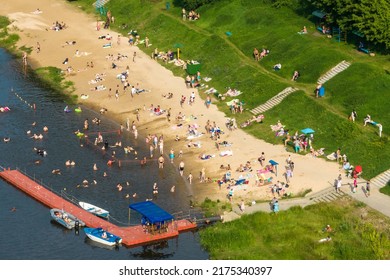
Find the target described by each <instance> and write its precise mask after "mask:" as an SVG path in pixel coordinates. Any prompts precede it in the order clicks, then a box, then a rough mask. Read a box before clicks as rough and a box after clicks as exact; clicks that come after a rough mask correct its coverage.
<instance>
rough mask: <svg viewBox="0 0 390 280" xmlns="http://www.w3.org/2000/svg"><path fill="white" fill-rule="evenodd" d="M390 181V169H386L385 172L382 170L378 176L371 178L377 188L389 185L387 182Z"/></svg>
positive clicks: (372, 185)
mask: <svg viewBox="0 0 390 280" xmlns="http://www.w3.org/2000/svg"><path fill="white" fill-rule="evenodd" d="M389 181H390V169H388V170H386V171H385V172H382V173H381V174H379V175H378V176H376V177H374V178H372V179H371V180H370V182H371V187H375V188H382V187H384V186H386V185H387V183H388V182H389Z"/></svg>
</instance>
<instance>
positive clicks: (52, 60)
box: [3, 0, 339, 203]
mask: <svg viewBox="0 0 390 280" xmlns="http://www.w3.org/2000/svg"><path fill="white" fill-rule="evenodd" d="M7 5H8V6H7ZM41 5H42V6H44V7H45V9H42V10H43V13H42V14H40V15H32V14H31V13H32V12H33V11H34V10H35V9H36V7H35V4H34V3H24V2H23V1H22V0H15V1H13V3H11V4H9V3H7V4H6V7H5V8H4V9H5V12H3V13H5V15H6V16H7V17H9V18H10V20H15V21H14V22H13V23H12V24H13V25H16V26H20V27H19V29H18V30H19V31H18V32H17V33H18V34H19V35H20V37H21V38H20V40H19V42H18V44H17V45H18V46H22V45H26V46H32V47H33V48H34V50H33V51H32V53H31V55H30V56H29V57H31V59H32V60H33V61H34V63H32V68H33V66H34V67H35V68H33V69H36V67H45V66H55V67H58V68H61V69H63V70H64V67H65V66H64V65H63V64H62V61H63V60H64V58H69V64H68V65H71V66H72V68H74V69H75V70H76V69H78V70H82V71H80V72H76V74H75V75H68V76H67V80H70V81H72V82H74V86H75V88H76V91H75V92H74V93H73V94H77V95H78V96H79V97H80V96H81V95H82V94H87V95H88V96H89V98H88V99H86V100H82V99H80V98H79V101H80V103H81V104H82V105H84V106H86V107H88V108H92V110H94V111H97V112H98V111H99V108H107V109H108V112H107V116H109V117H110V118H112V119H114V120H115V121H116V122H118V123H120V124H121V123H122V124H123V125H125V121H126V118H130V122H131V121H133V120H135V115H134V113H133V112H134V111H135V110H136V109H137V108H141V110H140V111H141V112H140V117H141V121H140V122H139V123H137V129H138V130H139V137H138V138H139V139H138V142H139V143H140V144H139V145H142V143H141V141H142V142H145V140H144V139H143V137H144V136H146V135H147V134H149V133H150V134H152V133H153V134H157V135H161V134H163V135H164V154H165V155H167V153H168V152H169V150H170V149H171V148H172V149H173V150H174V151H175V153H176V155H177V154H178V152H179V150H183V161H184V162H185V171H184V177H185V178H186V177H187V176H188V174H189V172H191V173H192V175H193V176H194V182H193V184H192V185H189V184H188V181H187V180H185V178H184V181H185V183H186V185H187V187H188V188H189V189H190V190H192V192H193V198H194V199H195V201H200V202H201V201H203V200H204V199H205V198H206V197H208V198H210V199H212V200H221V201H228V199H227V194H228V190H227V188H226V186H224V187H222V188H219V187H218V184H217V183H215V182H213V183H200V182H199V179H198V174H199V172H200V171H201V169H202V168H203V167H204V168H205V169H206V177H210V178H211V179H212V180H217V179H220V178H221V177H222V175H223V173H224V171H223V170H221V169H220V168H219V166H220V165H225V166H226V165H227V164H230V165H231V167H232V171H233V172H232V177H233V178H238V177H239V175H245V176H248V179H249V184H248V185H242V186H238V187H235V195H234V200H233V201H234V202H235V203H236V202H237V203H238V202H239V201H241V200H242V199H243V200H245V201H252V200H269V199H271V198H272V194H271V193H270V190H269V188H268V186H262V187H254V186H253V185H254V181H255V180H254V172H255V171H256V170H258V169H260V168H261V166H260V165H259V163H258V162H257V157H258V156H259V155H260V154H261V152H263V151H264V152H265V154H266V161H268V160H269V159H273V160H275V161H277V162H279V163H280V167H281V168H280V170H279V172H280V174H278V176H275V175H274V176H273V177H274V180H273V182H276V180H280V181H283V182H284V181H285V180H284V179H283V178H282V176H281V174H282V173H283V169H284V168H283V167H282V163H284V161H285V160H286V159H287V157H288V156H289V154H290V153H289V152H287V151H285V149H284V147H283V146H282V145H272V144H269V143H266V142H265V141H263V140H261V139H256V138H254V137H253V136H251V135H249V134H246V133H245V132H244V131H242V130H240V129H237V130H234V131H229V130H228V129H226V127H225V121H226V116H225V115H224V113H223V112H220V111H218V109H217V107H216V106H215V105H211V106H210V108H206V106H205V105H204V100H202V99H201V98H200V94H199V93H198V91H197V90H196V89H188V88H187V87H186V85H185V81H184V79H183V78H181V77H176V76H174V75H173V73H172V72H171V71H170V70H168V69H166V68H165V67H163V66H162V65H160V63H158V62H157V61H155V60H153V59H151V57H150V55H149V54H146V53H144V52H142V51H141V50H140V49H139V48H138V47H135V46H128V44H127V42H126V40H125V39H126V38H122V42H121V45H119V46H118V45H117V43H116V38H117V35H118V33H116V32H114V31H112V30H100V31H96V30H95V25H96V21H95V19H93V18H92V17H93V15H92V16H91V15H90V14H86V13H84V12H82V11H77V10H76V9H75V7H74V6H72V5H70V4H68V3H66V2H64V1H60V2H59V1H54V0H44V1H43V2H42V4H41ZM59 8H60V9H61V11H62V12H63V13H62V15H61V16H62V19H66V18H72V22H71V23H70V24H69V23H68V22H67V21H66V20H65V22H67V23H68V26H69V27H68V28H67V29H65V30H62V31H58V32H56V31H53V30H48V31H46V30H45V29H44V28H40V29H39V28H38V29H36V26H49V25H50V23H51V22H53V20H55V19H56V16H57V15H56V11H57V10H58V9H59ZM21 13H23V17H21ZM15 15H19V21H18V17H16V16H15ZM21 18H23V24H22V22H21V21H22V20H21ZM37 22H39V23H40V24H41V25H39V24H37ZM18 24H19V25H18ZM22 27H23V28H22ZM107 33H109V34H110V35H112V36H113V38H114V40H113V41H112V44H113V47H112V48H111V49H104V48H102V47H101V46H102V43H103V42H102V41H99V40H98V39H97V38H98V36H100V35H104V34H107ZM74 34H77V36H75V35H74ZM141 39H142V37H141ZM37 40H39V42H40V45H41V47H42V49H41V51H40V52H39V53H37V52H36V51H35V44H36V41H37ZM68 40H76V41H77V44H76V46H66V47H62V45H63V44H64V42H65V41H68ZM151 40H152V38H151ZM76 50H79V51H81V52H84V53H90V54H88V55H85V56H81V57H75V56H74V55H73V54H74V52H75V51H76ZM118 52H120V53H121V54H125V55H127V57H128V58H127V59H125V60H123V61H118V62H117V65H118V68H117V69H110V66H111V63H110V61H107V60H106V59H105V57H106V56H107V55H108V54H116V53H118ZM134 52H136V53H137V56H136V58H135V59H136V62H135V63H134V62H132V54H133V53H134ZM150 52H152V48H150ZM90 61H93V62H94V69H91V68H88V69H87V70H84V69H86V68H85V64H86V63H87V62H90ZM127 66H130V67H129V68H130V74H129V78H130V79H129V80H130V83H131V84H137V83H140V85H141V87H143V88H145V89H148V90H150V92H148V93H140V95H139V96H137V95H136V96H134V98H132V97H131V96H130V94H129V92H128V91H127V92H126V93H123V92H122V90H120V94H119V100H115V97H114V96H113V97H111V98H109V97H108V91H107V90H105V91H100V92H99V91H90V88H91V87H92V86H91V85H89V84H88V83H87V81H89V80H91V79H93V78H94V75H95V74H97V73H106V76H105V77H104V80H105V81H104V82H103V84H104V85H105V86H106V88H107V89H108V88H112V89H115V88H116V86H117V85H118V84H119V85H120V88H121V87H122V86H121V83H120V81H119V80H118V79H117V78H116V75H117V74H118V73H120V72H122V71H124V70H125V69H126V67H127ZM76 71H77V70H76ZM192 91H194V92H195V94H196V98H195V100H196V101H195V103H194V104H193V105H192V106H190V105H188V104H185V105H184V108H181V107H180V105H179V99H180V96H181V95H185V96H186V97H187V100H188V99H189V95H190V93H191V92H192ZM114 92H115V90H113V94H112V95H114ZM168 92H173V93H174V95H173V98H172V99H166V98H162V95H163V94H167V93H168ZM150 104H154V105H160V106H161V108H163V109H165V110H167V109H168V108H172V114H171V115H172V116H171V119H172V121H171V122H170V123H168V121H167V120H166V116H165V115H163V116H162V117H156V116H154V115H150V113H149V112H148V111H147V110H146V111H144V110H143V107H144V105H145V106H146V108H148V107H149V106H150ZM179 112H184V113H185V115H186V116H187V121H186V122H184V124H183V126H182V127H177V126H175V125H174V118H175V116H176V115H177V114H178V113H179ZM188 116H195V117H196V119H195V118H193V117H192V118H191V117H188ZM207 120H210V121H211V122H212V121H215V122H216V124H217V125H218V126H219V127H221V128H222V129H223V130H224V132H225V134H223V135H222V137H221V139H220V141H228V142H229V143H233V144H232V146H231V147H226V149H225V148H223V147H221V150H232V152H233V155H232V156H229V157H220V156H218V151H217V150H216V148H215V143H214V141H212V140H211V139H206V138H208V137H209V136H210V134H207V133H205V135H203V136H202V137H200V138H197V139H196V140H194V142H196V141H201V144H202V147H201V148H195V147H192V148H188V147H186V145H185V141H184V139H185V137H186V134H185V128H184V126H186V125H188V124H192V125H195V124H196V125H198V126H199V131H201V132H205V131H204V126H205V125H206V122H207ZM81 126H82V124H80V127H81ZM176 135H179V136H180V137H181V139H183V140H181V141H174V138H175V136H176ZM203 153H204V154H213V155H215V157H214V158H211V159H209V160H205V161H202V160H200V159H199V158H198V156H199V155H200V154H203ZM292 157H293V160H294V162H295V165H296V172H295V174H294V177H293V178H292V179H291V184H290V185H291V187H290V189H289V190H287V191H289V192H292V193H293V194H297V193H299V192H302V191H305V190H308V189H312V192H316V191H320V190H322V189H324V188H326V187H329V186H330V185H329V182H333V180H334V178H336V177H337V175H338V174H339V166H338V165H337V164H336V163H334V162H327V161H325V160H323V159H318V158H312V157H311V156H310V155H308V156H307V155H306V156H303V155H297V154H293V156H292ZM154 158H156V157H154ZM247 161H249V162H250V163H251V164H252V166H253V170H254V172H249V173H241V172H234V171H235V170H236V168H237V167H238V166H239V165H240V164H245V163H246V162H247ZM165 162H166V164H170V163H169V162H168V157H167V156H165ZM178 163H179V161H178V158H177V157H176V158H175V161H174V165H175V169H176V170H177V166H178ZM156 168H158V167H157V166H156ZM244 187H245V188H246V190H245V189H244Z"/></svg>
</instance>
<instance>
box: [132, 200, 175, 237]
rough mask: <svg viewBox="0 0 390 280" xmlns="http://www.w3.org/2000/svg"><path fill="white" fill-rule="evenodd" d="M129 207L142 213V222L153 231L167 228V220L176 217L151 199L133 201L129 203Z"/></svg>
mask: <svg viewBox="0 0 390 280" xmlns="http://www.w3.org/2000/svg"><path fill="white" fill-rule="evenodd" d="M129 208H130V209H132V210H134V211H136V212H138V213H140V214H141V215H142V224H143V225H144V226H146V227H147V230H148V231H151V232H152V233H154V231H155V230H160V231H161V230H163V229H167V222H170V221H172V220H173V219H174V217H173V216H172V215H171V214H169V213H168V212H166V211H165V210H163V209H161V208H160V207H159V206H157V205H156V204H154V203H153V202H151V201H144V202H137V203H133V204H130V205H129Z"/></svg>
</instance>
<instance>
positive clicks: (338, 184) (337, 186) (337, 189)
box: [336, 174, 341, 192]
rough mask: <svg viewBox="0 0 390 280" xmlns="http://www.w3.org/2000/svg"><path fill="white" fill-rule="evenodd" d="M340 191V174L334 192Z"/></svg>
mask: <svg viewBox="0 0 390 280" xmlns="http://www.w3.org/2000/svg"><path fill="white" fill-rule="evenodd" d="M340 189H341V174H340V175H339V177H338V178H337V181H336V192H340Z"/></svg>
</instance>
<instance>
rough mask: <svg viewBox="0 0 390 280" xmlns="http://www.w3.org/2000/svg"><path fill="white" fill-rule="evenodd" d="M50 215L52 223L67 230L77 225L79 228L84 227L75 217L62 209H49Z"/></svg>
mask: <svg viewBox="0 0 390 280" xmlns="http://www.w3.org/2000/svg"><path fill="white" fill-rule="evenodd" d="M50 215H51V217H52V219H53V220H54V221H56V222H57V223H58V224H60V225H62V226H63V227H66V228H67V229H72V228H74V227H75V226H76V225H77V224H78V225H79V226H81V227H83V226H85V223H84V222H83V221H81V220H79V219H77V218H76V217H75V216H73V215H72V214H70V213H68V212H66V211H64V210H62V209H57V208H53V209H50Z"/></svg>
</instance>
